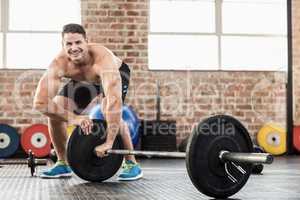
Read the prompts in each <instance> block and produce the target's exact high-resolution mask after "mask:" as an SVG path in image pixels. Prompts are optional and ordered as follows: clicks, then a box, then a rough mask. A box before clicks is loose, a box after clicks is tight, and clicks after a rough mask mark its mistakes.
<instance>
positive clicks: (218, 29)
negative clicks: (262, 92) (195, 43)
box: [148, 0, 289, 72]
mask: <svg viewBox="0 0 300 200" xmlns="http://www.w3.org/2000/svg"><path fill="white" fill-rule="evenodd" d="M149 3H151V2H149ZM214 4H215V32H211V33H210V32H209V33H205V32H153V31H151V29H150V28H149V32H148V36H150V35H187V36H188V35H197V36H209V35H214V36H217V40H218V47H217V48H218V49H217V52H218V66H216V67H215V69H214V70H207V69H192V70H189V71H262V72H263V71H270V72H272V71H276V70H275V67H274V66H273V67H272V68H271V67H270V70H266V69H264V70H259V67H256V68H253V70H249V69H246V68H245V69H243V68H242V67H241V69H239V70H237V69H226V67H225V66H222V37H226V36H231V37H272V38H275V37H281V38H286V41H287V42H288V33H286V34H259V33H223V30H222V27H223V19H222V15H223V13H222V11H223V8H222V4H223V0H214ZM150 7H151V6H149V8H150ZM150 15H151V11H149V20H148V27H151V20H150ZM286 20H287V19H286ZM288 51H289V50H288V48H287V52H286V54H287V55H288ZM148 59H149V58H148ZM286 62H287V63H286V67H282V68H285V69H284V70H279V71H287V69H288V60H286ZM148 63H149V62H148ZM148 68H149V70H150V71H166V70H174V71H185V69H171V68H170V69H165V68H164V69H158V68H151V66H148Z"/></svg>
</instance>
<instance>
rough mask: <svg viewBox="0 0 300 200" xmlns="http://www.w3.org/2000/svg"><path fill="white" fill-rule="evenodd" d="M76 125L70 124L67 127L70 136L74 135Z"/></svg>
mask: <svg viewBox="0 0 300 200" xmlns="http://www.w3.org/2000/svg"><path fill="white" fill-rule="evenodd" d="M75 127H76V126H74V125H69V126H68V127H67V134H68V136H70V135H72V133H73V130H74V129H75Z"/></svg>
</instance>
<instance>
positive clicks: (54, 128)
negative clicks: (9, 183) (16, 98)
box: [40, 96, 76, 178]
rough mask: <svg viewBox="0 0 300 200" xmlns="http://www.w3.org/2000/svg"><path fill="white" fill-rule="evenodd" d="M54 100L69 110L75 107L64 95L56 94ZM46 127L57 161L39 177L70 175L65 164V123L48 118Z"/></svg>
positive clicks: (70, 172) (69, 170)
mask: <svg viewBox="0 0 300 200" xmlns="http://www.w3.org/2000/svg"><path fill="white" fill-rule="evenodd" d="M53 100H54V102H55V103H56V104H57V105H59V106H62V107H63V108H64V109H66V110H69V111H72V112H73V111H74V109H75V108H76V106H75V104H74V102H73V100H71V99H69V98H67V97H64V96H56V97H55V98H54V99H53ZM48 128H49V134H50V138H51V141H52V144H53V146H54V149H55V152H56V155H57V159H58V160H57V162H56V163H55V165H54V166H53V167H51V168H49V169H47V170H45V171H42V172H41V173H40V177H41V178H60V177H70V176H71V175H72V170H71V169H70V167H69V166H68V165H67V160H66V142H67V138H68V136H67V123H66V122H62V121H57V120H53V119H50V118H48Z"/></svg>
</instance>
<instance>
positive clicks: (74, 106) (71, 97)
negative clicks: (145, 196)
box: [33, 24, 142, 180]
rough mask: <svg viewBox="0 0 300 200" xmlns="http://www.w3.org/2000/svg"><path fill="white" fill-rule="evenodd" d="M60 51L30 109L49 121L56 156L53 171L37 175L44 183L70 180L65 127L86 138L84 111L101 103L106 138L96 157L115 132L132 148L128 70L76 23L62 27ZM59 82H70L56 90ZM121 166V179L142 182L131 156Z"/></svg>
mask: <svg viewBox="0 0 300 200" xmlns="http://www.w3.org/2000/svg"><path fill="white" fill-rule="evenodd" d="M62 46H63V49H62V51H61V52H60V53H59V54H58V55H57V56H56V57H55V58H54V60H53V61H52V62H51V64H50V66H49V68H48V70H47V71H46V72H45V74H44V75H43V76H42V78H41V79H40V81H39V84H38V87H37V89H36V93H35V97H34V103H33V105H34V109H36V110H37V111H39V112H41V113H42V114H44V115H46V116H47V117H48V126H49V133H50V137H51V140H52V143H53V146H54V149H55V151H56V153H57V157H58V161H57V163H56V164H55V165H54V166H53V167H52V168H50V169H48V170H46V171H44V172H42V173H41V174H40V176H41V177H47V178H59V177H67V176H71V174H72V172H71V169H70V168H69V166H68V165H67V162H66V141H67V134H66V130H67V128H66V127H67V124H69V125H78V126H80V127H81V128H82V130H83V131H84V133H85V134H90V133H91V127H92V120H91V119H89V116H88V111H89V110H90V109H91V108H92V107H93V106H95V105H97V104H99V103H101V108H102V112H103V113H104V116H105V120H106V121H107V139H106V142H105V143H104V144H102V145H100V146H98V147H96V152H97V156H99V157H103V156H105V152H106V151H107V150H109V149H111V148H112V145H113V142H114V140H115V137H116V135H117V134H118V133H119V131H120V134H121V136H122V140H123V143H124V147H125V148H127V149H133V145H132V142H131V138H130V132H129V129H128V127H127V125H126V124H125V123H124V121H123V120H122V117H121V116H122V113H121V112H122V103H123V101H124V98H125V96H126V93H127V89H128V84H129V75H130V69H129V67H128V65H126V64H125V63H123V62H122V61H121V60H120V59H119V58H118V57H116V56H115V55H114V54H113V53H112V52H111V51H110V50H109V49H107V48H105V47H104V46H101V45H99V44H89V43H88V42H87V38H86V32H85V30H84V28H83V27H82V26H81V25H78V24H67V25H65V26H64V27H63V31H62ZM62 78H70V79H71V80H70V81H69V82H68V83H66V85H64V87H63V88H62V89H61V90H60V91H59V88H60V84H61V81H62ZM124 164H125V165H126V166H125V167H124V168H123V169H124V170H123V171H122V172H121V173H120V175H119V177H118V179H119V180H136V179H139V178H141V177H142V171H141V169H140V167H139V165H138V164H137V162H136V160H135V157H134V156H132V155H128V156H126V157H125V162H124Z"/></svg>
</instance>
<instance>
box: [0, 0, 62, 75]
mask: <svg viewBox="0 0 300 200" xmlns="http://www.w3.org/2000/svg"><path fill="white" fill-rule="evenodd" d="M0 11H1V12H0V15H1V24H0V33H2V47H0V48H2V55H0V56H2V63H1V62H0V70H1V69H11V70H14V69H16V70H19V69H21V70H22V69H35V70H39V69H42V70H44V69H46V67H30V66H11V67H9V66H8V65H7V63H8V62H7V49H8V47H7V42H8V41H7V35H8V34H10V33H20V34H22V33H24V34H31V33H32V34H61V31H44V30H10V29H9V14H10V13H9V12H10V7H9V0H0Z"/></svg>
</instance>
